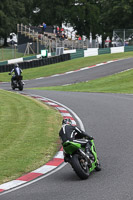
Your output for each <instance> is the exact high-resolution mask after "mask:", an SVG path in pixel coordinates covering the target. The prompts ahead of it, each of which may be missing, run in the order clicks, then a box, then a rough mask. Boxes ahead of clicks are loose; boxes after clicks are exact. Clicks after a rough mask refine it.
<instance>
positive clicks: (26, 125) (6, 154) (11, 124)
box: [0, 90, 62, 184]
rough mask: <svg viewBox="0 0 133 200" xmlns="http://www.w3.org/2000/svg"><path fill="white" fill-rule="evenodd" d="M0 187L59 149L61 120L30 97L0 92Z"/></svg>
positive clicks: (31, 168)
mask: <svg viewBox="0 0 133 200" xmlns="http://www.w3.org/2000/svg"><path fill="white" fill-rule="evenodd" d="M0 97H1V98H0V184H2V183H3V182H6V181H10V180H13V179H15V178H17V177H20V176H21V175H23V174H25V173H27V172H29V171H32V170H34V169H36V168H38V167H40V166H42V165H44V164H45V163H46V162H47V161H48V160H50V159H51V158H52V157H53V156H54V155H55V153H56V152H57V150H58V148H59V143H57V141H58V139H59V136H58V132H59V129H60V125H61V120H62V117H61V115H60V114H59V113H58V112H57V111H56V110H54V109H52V108H50V107H49V106H47V105H45V104H43V103H41V102H38V101H36V100H34V99H31V98H30V97H25V96H22V95H20V94H16V93H12V92H7V91H4V90H0Z"/></svg>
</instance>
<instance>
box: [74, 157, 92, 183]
mask: <svg viewBox="0 0 133 200" xmlns="http://www.w3.org/2000/svg"><path fill="white" fill-rule="evenodd" d="M71 165H72V167H73V169H74V171H75V173H76V174H77V175H78V176H79V178H80V179H83V180H84V179H87V178H88V177H89V174H90V173H89V167H88V163H87V161H86V159H85V158H83V157H81V156H80V155H78V154H74V155H73V156H72V158H71Z"/></svg>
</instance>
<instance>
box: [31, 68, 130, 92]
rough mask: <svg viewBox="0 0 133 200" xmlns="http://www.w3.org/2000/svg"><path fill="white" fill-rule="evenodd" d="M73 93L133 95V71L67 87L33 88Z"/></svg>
mask: <svg viewBox="0 0 133 200" xmlns="http://www.w3.org/2000/svg"><path fill="white" fill-rule="evenodd" d="M32 89H38V90H58V91H72V92H103V93H130V94H131V93H133V69H131V70H128V71H126V72H121V73H118V74H114V75H111V76H107V77H103V78H99V79H95V80H91V81H88V82H82V83H76V84H72V85H67V86H54V87H41V88H32Z"/></svg>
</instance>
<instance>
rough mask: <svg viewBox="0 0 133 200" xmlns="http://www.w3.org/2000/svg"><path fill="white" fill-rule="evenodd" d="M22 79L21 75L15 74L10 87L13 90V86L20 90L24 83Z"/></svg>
mask: <svg viewBox="0 0 133 200" xmlns="http://www.w3.org/2000/svg"><path fill="white" fill-rule="evenodd" d="M9 75H11V73H9ZM12 76H13V75H12ZM22 79H23V77H22V76H21V75H19V76H16V77H15V79H14V80H13V81H11V88H12V89H13V90H15V88H18V89H19V90H20V91H22V90H23V85H24V83H23V81H22Z"/></svg>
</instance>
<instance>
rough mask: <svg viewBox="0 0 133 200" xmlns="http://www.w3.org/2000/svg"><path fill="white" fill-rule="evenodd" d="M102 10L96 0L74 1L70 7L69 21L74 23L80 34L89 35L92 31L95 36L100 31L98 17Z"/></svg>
mask: <svg viewBox="0 0 133 200" xmlns="http://www.w3.org/2000/svg"><path fill="white" fill-rule="evenodd" d="M99 15H100V10H99V7H98V4H97V1H95V0H77V1H72V4H71V5H70V7H69V9H68V16H67V21H68V22H70V23H71V24H72V26H73V27H74V29H75V30H77V32H78V34H79V35H86V36H87V37H89V35H90V32H91V33H92V35H93V37H95V35H96V33H98V31H99V24H98V17H99Z"/></svg>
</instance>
